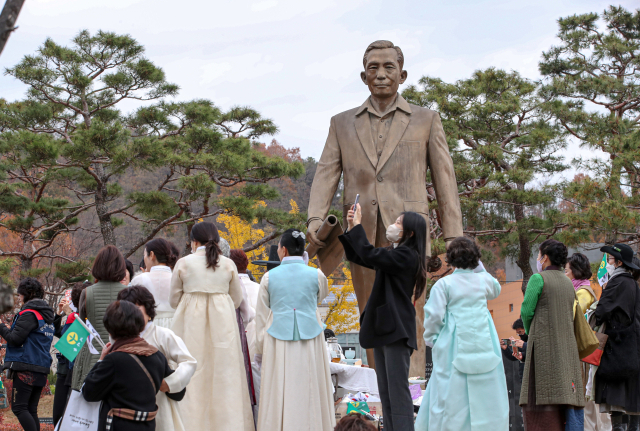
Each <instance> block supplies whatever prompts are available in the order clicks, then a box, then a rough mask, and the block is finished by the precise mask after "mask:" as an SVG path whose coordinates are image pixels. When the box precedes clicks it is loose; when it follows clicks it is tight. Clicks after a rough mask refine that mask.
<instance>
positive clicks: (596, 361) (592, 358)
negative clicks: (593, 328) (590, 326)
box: [582, 332, 609, 367]
mask: <svg viewBox="0 0 640 431" xmlns="http://www.w3.org/2000/svg"><path fill="white" fill-rule="evenodd" d="M596 337H597V338H598V348H597V349H596V350H595V351H594V352H593V353H592V354H590V355H589V356H587V357H585V358H582V362H586V363H587V364H591V365H595V366H596V367H597V366H599V365H600V360H601V358H602V354H603V353H604V347H605V345H606V344H607V339H608V338H609V336H608V335H607V334H603V333H602V332H596Z"/></svg>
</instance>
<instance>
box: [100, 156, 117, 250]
mask: <svg viewBox="0 0 640 431" xmlns="http://www.w3.org/2000/svg"><path fill="white" fill-rule="evenodd" d="M95 170H96V173H97V174H98V176H99V177H100V178H101V179H102V178H104V168H103V167H102V165H96V168H95ZM96 187H97V189H96V194H95V201H96V212H97V213H98V220H99V221H100V232H102V239H103V241H104V245H116V235H115V233H114V232H113V223H111V214H109V209H108V208H107V197H108V192H107V183H106V181H100V182H99V183H98V184H97V186H96Z"/></svg>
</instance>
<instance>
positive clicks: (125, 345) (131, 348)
mask: <svg viewBox="0 0 640 431" xmlns="http://www.w3.org/2000/svg"><path fill="white" fill-rule="evenodd" d="M157 351H158V349H157V348H156V347H153V346H152V345H151V344H149V343H147V342H146V341H145V340H144V339H143V338H140V337H139V336H138V337H132V338H120V339H118V340H116V341H115V343H113V344H112V345H111V347H109V350H108V352H107V354H109V353H113V352H124V353H131V354H132V355H136V356H151V355H153V354H154V353H156V352H157Z"/></svg>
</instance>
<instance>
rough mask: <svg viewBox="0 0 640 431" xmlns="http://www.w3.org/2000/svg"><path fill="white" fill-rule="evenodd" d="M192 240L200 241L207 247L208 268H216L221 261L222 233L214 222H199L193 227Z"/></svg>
mask: <svg viewBox="0 0 640 431" xmlns="http://www.w3.org/2000/svg"><path fill="white" fill-rule="evenodd" d="M191 241H198V242H199V243H200V244H203V245H204V246H205V247H206V256H207V268H215V267H216V266H218V262H219V261H220V253H221V251H220V246H219V245H218V241H220V234H219V233H218V228H217V227H216V225H214V224H213V223H209V222H206V221H203V222H200V223H197V224H195V225H193V227H192V228H191Z"/></svg>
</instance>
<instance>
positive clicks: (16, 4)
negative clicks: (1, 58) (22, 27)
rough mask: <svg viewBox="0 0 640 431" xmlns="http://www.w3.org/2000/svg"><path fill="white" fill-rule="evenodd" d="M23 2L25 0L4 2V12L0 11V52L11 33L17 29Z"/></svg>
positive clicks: (0, 52)
mask: <svg viewBox="0 0 640 431" xmlns="http://www.w3.org/2000/svg"><path fill="white" fill-rule="evenodd" d="M23 4H24V0H7V2H6V3H5V4H4V8H3V9H2V13H0V54H2V50H3V49H4V46H5V44H6V43H7V40H9V35H11V32H12V31H13V30H15V29H16V26H15V24H16V20H17V19H18V15H19V14H20V10H21V9H22V5H23Z"/></svg>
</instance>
